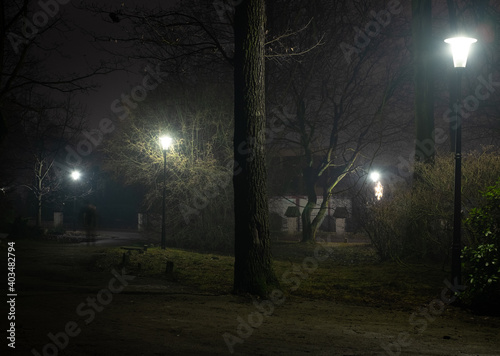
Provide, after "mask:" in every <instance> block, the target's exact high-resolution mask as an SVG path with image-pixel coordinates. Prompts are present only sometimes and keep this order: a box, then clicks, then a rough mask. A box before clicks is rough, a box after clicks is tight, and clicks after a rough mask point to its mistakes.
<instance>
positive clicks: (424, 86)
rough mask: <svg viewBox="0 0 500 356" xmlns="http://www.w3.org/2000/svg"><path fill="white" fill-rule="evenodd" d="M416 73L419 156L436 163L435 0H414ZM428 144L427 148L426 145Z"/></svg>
mask: <svg viewBox="0 0 500 356" xmlns="http://www.w3.org/2000/svg"><path fill="white" fill-rule="evenodd" d="M412 39H413V63H414V64H413V66H414V71H413V76H414V83H415V84H414V85H415V129H416V134H415V136H416V147H415V159H416V160H417V161H420V162H424V163H432V162H433V161H434V155H435V148H434V144H435V140H434V96H435V93H434V85H433V84H434V79H435V77H434V68H435V61H434V58H435V55H434V54H433V52H434V50H435V48H434V45H433V43H434V39H433V36H432V1H431V0H413V1H412ZM423 148H425V149H423Z"/></svg>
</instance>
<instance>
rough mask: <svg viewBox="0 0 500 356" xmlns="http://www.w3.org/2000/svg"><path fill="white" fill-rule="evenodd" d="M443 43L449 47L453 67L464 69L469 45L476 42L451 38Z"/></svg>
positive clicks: (472, 39)
mask: <svg viewBox="0 0 500 356" xmlns="http://www.w3.org/2000/svg"><path fill="white" fill-rule="evenodd" d="M444 41H445V42H446V43H448V44H449V45H451V52H452V53H453V65H454V67H455V68H465V65H466V64H467V57H468V55H469V47H470V45H471V44H473V43H475V42H477V40H476V39H475V38H470V37H452V38H447V39H445V40H444Z"/></svg>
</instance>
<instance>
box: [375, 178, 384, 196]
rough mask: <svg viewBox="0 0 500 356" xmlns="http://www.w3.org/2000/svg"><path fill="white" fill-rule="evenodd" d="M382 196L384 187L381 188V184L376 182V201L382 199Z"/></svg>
mask: <svg viewBox="0 0 500 356" xmlns="http://www.w3.org/2000/svg"><path fill="white" fill-rule="evenodd" d="M383 195H384V187H383V186H382V183H380V181H379V182H377V185H376V186H375V196H376V197H377V200H380V199H382V196H383Z"/></svg>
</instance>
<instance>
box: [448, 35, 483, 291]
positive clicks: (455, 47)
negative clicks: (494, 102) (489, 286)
mask: <svg viewBox="0 0 500 356" xmlns="http://www.w3.org/2000/svg"><path fill="white" fill-rule="evenodd" d="M444 41H445V42H446V43H448V44H449V45H450V46H451V51H452V53H453V66H454V67H455V68H456V72H457V85H456V90H457V96H456V97H457V107H459V104H460V103H459V102H460V87H461V85H462V83H461V73H462V71H463V70H464V69H465V65H466V64H467V56H468V55H469V48H470V45H471V44H473V43H475V42H477V40H476V39H475V38H470V37H453V38H447V39H445V40H444ZM455 127H456V129H455V130H456V131H455V135H456V136H455V188H454V189H455V196H454V198H455V202H454V209H453V243H452V248H451V249H452V252H451V280H452V283H458V284H460V283H461V279H462V275H461V274H462V272H461V265H460V250H461V249H460V240H461V239H460V234H461V224H462V195H461V189H462V188H461V186H462V122H461V117H460V115H458V110H455Z"/></svg>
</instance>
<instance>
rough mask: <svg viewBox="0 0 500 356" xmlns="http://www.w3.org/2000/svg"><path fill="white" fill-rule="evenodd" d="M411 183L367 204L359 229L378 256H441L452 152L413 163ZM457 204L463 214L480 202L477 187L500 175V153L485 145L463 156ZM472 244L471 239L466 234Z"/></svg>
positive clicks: (444, 254) (448, 230)
mask: <svg viewBox="0 0 500 356" xmlns="http://www.w3.org/2000/svg"><path fill="white" fill-rule="evenodd" d="M414 169H415V177H416V178H415V179H413V182H412V183H411V184H406V183H402V184H400V185H396V186H393V187H391V189H390V190H391V193H392V194H391V196H390V197H389V198H387V197H384V198H382V200H381V201H378V202H375V203H374V204H367V208H366V209H365V213H366V216H365V217H364V219H363V220H364V221H365V224H364V228H365V231H366V232H367V234H368V235H369V237H370V239H371V241H372V243H373V245H374V246H375V248H376V249H377V252H378V254H379V256H380V257H381V258H382V259H403V258H405V259H409V258H414V259H420V260H421V259H425V260H434V261H443V263H447V262H446V261H447V260H448V259H449V257H450V255H449V254H450V246H451V241H452V232H453V228H452V227H453V205H454V201H453V197H454V194H453V188H454V159H453V155H438V156H437V157H436V160H435V163H434V164H432V165H431V164H423V163H417V164H416V165H415V167H414ZM462 172H463V180H462V207H463V211H464V214H465V215H466V216H467V215H468V214H469V213H470V212H471V209H473V208H474V207H476V206H482V204H484V201H485V199H486V198H485V197H484V196H482V195H481V193H480V192H479V191H480V190H481V189H482V188H483V187H485V186H487V185H491V184H493V183H494V182H495V180H496V179H497V178H498V177H499V176H500V152H498V151H493V150H491V149H488V148H485V149H483V151H481V152H472V153H470V154H468V155H464V157H463V169H462ZM465 242H466V244H467V245H471V244H472V242H473V240H470V238H469V239H466V241H465Z"/></svg>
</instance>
